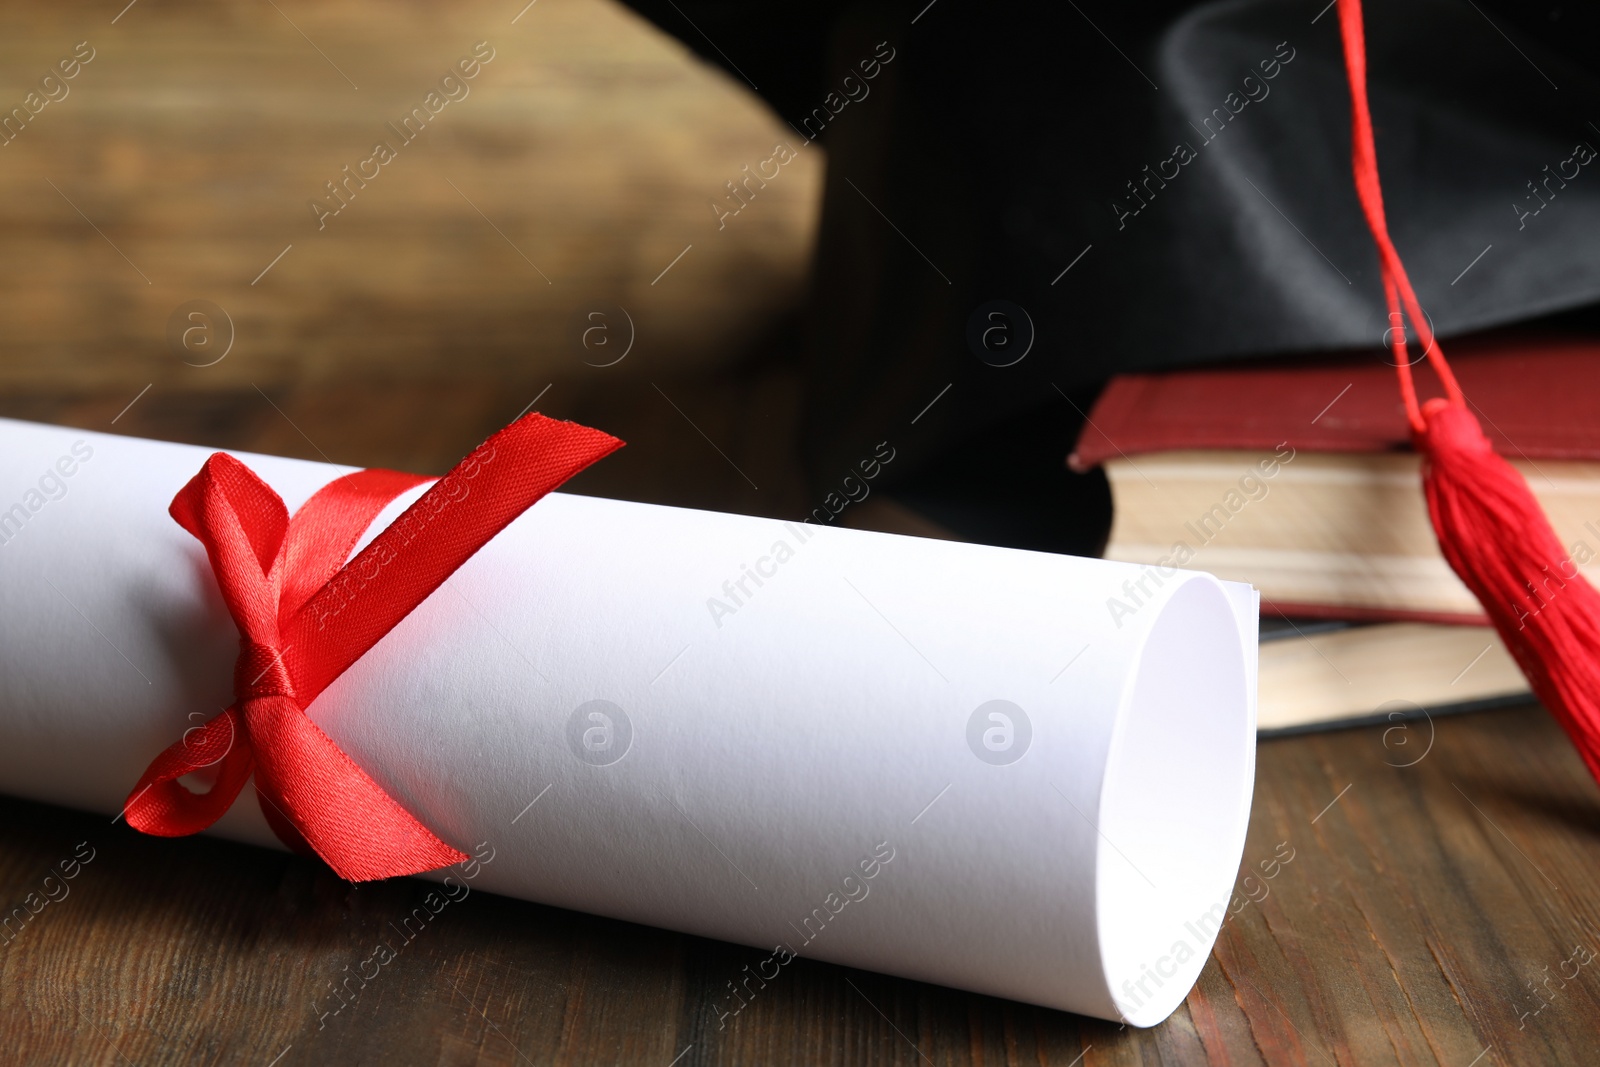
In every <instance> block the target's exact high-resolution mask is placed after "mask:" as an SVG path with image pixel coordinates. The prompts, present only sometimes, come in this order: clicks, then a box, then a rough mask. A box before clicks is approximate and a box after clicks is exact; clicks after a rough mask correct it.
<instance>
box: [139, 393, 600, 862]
mask: <svg viewBox="0 0 1600 1067" xmlns="http://www.w3.org/2000/svg"><path fill="white" fill-rule="evenodd" d="M620 447H622V442H621V441H619V440H617V439H616V438H614V437H611V436H609V435H607V434H604V433H601V432H600V431H598V430H591V429H589V428H588V427H586V426H579V425H578V424H576V423H571V422H558V421H556V420H554V419H548V418H545V417H544V416H542V415H538V414H533V415H528V416H526V417H524V418H521V419H518V420H517V421H516V422H514V423H512V424H511V425H510V426H508V427H506V428H505V429H503V430H501V431H500V432H499V433H497V434H495V435H494V436H492V437H490V438H489V439H488V440H487V441H485V442H484V443H483V444H482V445H480V446H478V448H477V449H476V450H474V451H473V453H472V454H471V455H469V456H468V457H467V458H466V459H464V460H462V461H461V462H460V463H459V464H457V466H456V467H455V469H453V470H452V471H451V472H450V473H449V474H447V475H445V476H444V477H443V478H441V479H439V480H438V481H437V482H435V483H434V484H433V486H432V487H431V488H430V489H429V490H428V491H427V492H426V493H424V494H423V495H422V496H421V497H420V498H419V499H418V500H417V501H416V503H414V504H412V505H411V506H410V507H409V508H407V509H406V511H405V512H404V513H403V514H402V515H401V516H400V517H399V518H398V519H396V520H395V521H394V522H393V523H392V524H390V525H389V526H388V528H386V529H385V530H383V531H382V532H381V533H379V534H378V536H377V537H375V538H374V539H373V540H372V542H371V543H370V544H369V545H367V547H366V548H364V549H363V550H362V551H361V552H360V553H359V554H358V555H356V557H355V558H354V559H352V560H350V561H349V562H348V563H345V562H344V559H345V557H346V556H347V555H349V553H350V550H351V549H352V548H354V547H355V544H356V542H357V541H358V540H360V538H361V535H362V533H363V532H365V530H366V529H367V527H368V526H369V525H370V524H371V523H372V520H373V519H374V518H376V517H377V515H378V513H379V512H380V511H382V510H383V509H384V507H385V506H387V505H388V504H389V503H390V502H391V501H393V500H394V499H395V498H396V497H398V496H399V495H400V494H401V493H403V492H405V491H406V490H407V489H410V488H412V487H413V486H416V485H420V484H421V483H423V482H425V481H426V480H427V479H425V478H419V477H417V476H415V475H410V474H400V473H398V472H395V471H386V470H363V471H357V472H355V473H354V474H347V475H344V476H343V477H341V478H337V479H335V480H334V481H332V482H330V483H329V484H327V485H326V486H324V487H323V488H322V489H320V490H319V491H318V492H317V493H316V494H315V495H314V496H312V498H311V499H310V500H308V501H306V503H305V505H304V506H303V507H301V508H300V510H298V511H297V512H295V514H294V517H293V518H290V517H289V513H288V509H287V508H286V507H285V506H284V503H283V501H282V499H280V498H279V496H278V494H277V493H275V492H273V490H272V489H271V487H270V486H268V485H267V484H266V483H265V482H263V481H262V480H261V479H260V478H258V477H257V476H256V475H255V473H254V472H253V471H251V470H250V468H248V467H246V466H245V465H244V464H243V463H241V462H239V461H238V460H237V459H234V458H233V457H232V456H230V455H227V454H226V453H223V452H218V453H216V454H214V455H212V456H211V458H209V459H208V460H206V463H205V466H204V467H202V468H201V470H200V473H199V474H197V475H195V476H194V478H192V479H191V480H190V481H189V483H188V484H187V485H185V486H184V487H183V489H182V490H180V491H179V493H178V495H177V497H176V498H175V499H174V500H173V501H172V507H171V509H170V511H171V514H172V517H173V518H174V519H176V520H177V521H178V524H179V525H180V526H182V527H183V528H184V529H185V530H188V531H189V532H190V533H191V534H193V535H194V536H195V537H197V538H198V539H199V540H200V542H201V544H203V545H205V548H206V554H207V555H208V556H209V557H210V559H211V569H212V571H213V572H214V573H215V574H216V578H217V584H218V585H219V586H220V587H221V589H222V598H223V600H224V601H225V602H226V603H227V605H228V611H229V613H230V614H231V615H232V616H233V620H234V622H235V623H236V624H237V625H238V627H239V635H240V636H239V659H238V661H237V662H236V663H235V665H234V672H233V690H234V703H233V704H232V705H231V706H230V707H228V708H227V709H226V710H225V711H223V712H222V713H221V714H219V715H217V716H215V717H213V718H212V719H211V720H209V721H208V722H206V723H205V724H204V725H202V726H197V727H194V728H193V729H191V730H189V731H188V732H187V733H186V734H185V735H184V737H183V739H182V740H181V741H178V742H176V743H174V744H173V745H171V746H170V747H169V748H167V749H166V751H164V752H162V753H161V754H160V755H159V756H157V757H156V758H155V760H154V761H153V762H152V763H151V764H150V766H149V768H148V769H147V770H146V771H145V773H144V776H143V777H141V778H140V779H139V782H138V784H137V785H136V786H135V787H134V789H133V792H132V793H131V794H130V795H129V797H128V801H127V804H126V805H124V811H125V813H126V814H127V817H128V823H129V824H130V825H131V826H133V827H135V828H136V829H139V830H142V831H144V832H145V833H148V834H155V835H158V836H161V837H180V836H183V835H186V834H192V833H197V832H198V831H200V830H204V829H205V828H206V827H208V826H210V825H211V824H212V823H214V822H215V821H216V820H217V819H218V818H220V817H221V816H222V814H223V812H225V811H227V810H228V808H229V807H231V806H232V804H233V801H234V799H235V798H236V797H237V796H238V795H239V792H240V790H242V789H243V788H244V784H245V782H246V781H247V780H249V778H250V776H251V774H252V773H254V774H255V779H256V795H257V798H258V799H259V801H260V804H261V810H262V812H263V814H265V815H266V817H267V822H268V823H269V824H270V825H271V826H272V828H273V831H274V832H275V833H276V834H277V835H278V837H279V838H281V839H282V840H283V842H284V843H285V844H287V845H288V846H289V847H291V848H293V849H295V850H297V851H301V852H307V851H314V852H315V853H316V854H317V855H319V856H321V857H322V858H323V859H324V860H325V861H327V864H328V866H330V867H332V868H333V870H334V872H335V873H337V874H338V875H339V876H340V877H342V878H346V879H349V880H350V881H367V880H370V879H375V878H392V877H396V876H398V875H405V874H416V873H418V872H421V871H428V870H433V869H435V868H437V867H443V866H446V865H448V864H451V863H459V862H461V861H462V860H464V859H466V858H467V857H466V856H465V854H464V853H462V852H460V851H458V850H457V849H455V848H452V847H451V846H450V845H447V844H445V843H444V842H443V841H440V840H439V839H438V838H437V837H436V836H434V834H433V832H432V831H431V830H429V829H428V828H427V827H426V826H424V825H422V823H420V822H418V821H417V819H416V818H415V817H413V816H412V815H411V813H410V812H408V811H406V809H405V808H404V807H402V806H401V804H400V803H399V802H398V801H396V800H395V798H393V797H391V796H390V795H389V794H388V793H386V792H384V790H383V787H382V786H380V785H378V783H377V782H375V781H373V780H372V778H371V777H369V776H368V775H367V773H366V772H365V771H363V770H362V769H361V768H360V767H358V766H357V765H356V763H355V761H354V760H352V759H351V758H350V757H349V756H348V755H346V754H345V753H344V752H343V751H342V750H341V749H340V748H339V746H338V745H336V744H334V742H333V740H332V739H331V738H329V737H328V735H327V734H325V733H323V732H322V730H321V729H320V728H318V726H317V725H316V724H315V723H313V722H312V721H311V719H310V718H309V717H307V715H306V712H305V709H306V708H307V707H308V706H310V704H311V702H312V701H313V700H315V699H316V698H317V695H318V694H320V693H321V692H322V691H323V690H324V689H326V688H327V687H328V685H329V684H330V683H332V682H333V680H334V679H335V678H337V677H339V675H340V674H342V673H344V671H345V669H346V668H348V667H349V666H350V665H351V664H352V663H354V662H355V661H356V660H358V659H360V658H361V657H362V655H364V654H365V653H366V651H367V650H368V649H369V648H371V647H372V646H373V645H375V644H377V642H378V641H379V640H380V639H381V638H382V637H383V635H384V634H386V633H388V632H389V631H390V630H391V629H393V628H394V626H395V625H396V624H397V623H399V622H400V620H401V619H403V618H405V617H406V616H407V615H408V614H410V613H411V611H412V609H413V608H415V607H416V606H417V605H418V604H420V603H422V601H423V600H425V599H427V597H428V595H429V594H430V593H432V592H433V591H434V590H435V589H437V588H438V587H439V586H440V585H441V584H442V583H443V582H444V580H445V579H446V578H448V577H449V576H450V575H451V574H453V573H454V572H455V570H456V568H457V567H459V566H461V565H462V564H463V563H465V562H466V561H467V560H468V559H469V558H471V556H472V554H473V553H474V552H476V551H477V550H478V549H479V548H481V547H482V546H483V545H484V544H485V543H486V542H488V540H489V539H490V538H492V537H493V536H494V535H495V534H497V533H499V532H500V531H501V530H502V529H504V528H505V527H506V525H507V524H509V523H510V522H511V520H513V519H515V518H516V517H517V516H518V515H520V514H522V512H524V511H525V510H527V509H528V508H529V507H531V506H532V505H533V504H534V503H535V502H536V501H537V500H538V499H539V498H540V497H542V496H544V495H545V494H546V493H548V492H550V491H551V490H552V489H554V488H556V487H557V486H559V485H560V484H561V483H562V482H565V481H566V480H567V479H568V478H570V477H572V476H573V475H574V474H576V473H577V472H578V471H580V470H582V469H583V468H585V467H587V466H588V465H589V464H591V463H593V462H595V461H596V460H598V459H600V458H601V457H603V456H605V455H607V454H609V453H611V452H613V451H615V450H616V449H618V448H620ZM341 564H343V566H341ZM201 770H207V771H209V772H212V773H214V775H215V782H214V784H213V785H212V787H211V790H210V791H209V792H206V793H195V792H193V791H191V790H190V789H188V788H187V787H186V786H185V785H184V784H183V783H181V782H179V781H178V779H179V778H181V777H182V776H184V775H186V774H190V773H193V772H195V771H201Z"/></svg>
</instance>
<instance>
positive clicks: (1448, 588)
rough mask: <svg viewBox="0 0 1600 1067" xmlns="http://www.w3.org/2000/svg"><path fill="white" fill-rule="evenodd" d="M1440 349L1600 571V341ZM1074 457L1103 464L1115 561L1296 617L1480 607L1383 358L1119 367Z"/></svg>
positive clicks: (1078, 462)
mask: <svg viewBox="0 0 1600 1067" xmlns="http://www.w3.org/2000/svg"><path fill="white" fill-rule="evenodd" d="M1447 349H1448V351H1449V353H1450V361H1451V365H1452V366H1453V367H1454V368H1455V371H1456V374H1457V376H1458V378H1459V380H1460V382H1461V386H1462V389H1463V390H1464V391H1465V393H1466V395H1467V398H1468V400H1469V401H1470V402H1471V404H1472V406H1473V407H1474V408H1475V409H1476V411H1477V413H1478V416H1479V419H1480V421H1481V422H1482V424H1483V428H1484V430H1485V432H1487V433H1488V435H1489V437H1490V438H1491V440H1493V442H1494V444H1495V447H1496V448H1497V449H1498V450H1499V452H1500V454H1501V455H1503V456H1505V457H1506V458H1507V459H1508V460H1510V461H1511V462H1512V464H1513V465H1514V466H1517V467H1518V468H1519V469H1520V470H1521V471H1522V472H1523V475H1524V476H1525V477H1526V478H1527V479H1528V483H1529V485H1530V487H1531V488H1532V489H1533V491H1534V494H1535V495H1536V496H1537V497H1538V498H1539V500H1540V502H1541V503H1542V504H1543V505H1544V507H1545V510H1546V512H1547V514H1548V515H1549V516H1550V519H1551V522H1552V525H1553V526H1554V527H1555V529H1556V531H1557V533H1558V534H1559V535H1560V536H1561V538H1562V541H1563V543H1564V544H1566V545H1568V546H1569V548H1570V550H1571V553H1572V558H1573V561H1574V562H1575V563H1577V564H1578V565H1579V567H1580V568H1581V569H1582V570H1584V571H1585V572H1586V573H1588V574H1589V576H1590V578H1591V580H1594V581H1597V582H1600V341H1596V340H1593V339H1586V338H1572V337H1552V336H1537V335H1523V336H1520V337H1518V336H1514V335H1505V334H1501V335H1485V336H1480V337H1477V338H1473V339H1467V340H1458V341H1455V342H1449V343H1447ZM1417 371H1418V372H1419V373H1418V387H1419V390H1420V391H1421V392H1422V395H1423V396H1425V397H1426V396H1430V395H1437V394H1438V392H1439V389H1438V385H1437V382H1436V380H1435V379H1434V378H1433V377H1432V374H1431V372H1428V371H1427V370H1426V369H1425V368H1424V367H1421V366H1419V367H1418V368H1417ZM1068 462H1069V464H1070V465H1071V466H1072V467H1073V468H1074V469H1077V470H1080V471H1081V470H1088V469H1090V468H1092V467H1094V466H1097V465H1103V466H1104V467H1105V469H1106V473H1107V475H1108V477H1109V478H1110V480H1111V485H1112V495H1113V501H1114V506H1115V519H1114V521H1113V526H1112V533H1111V539H1110V544H1109V545H1108V547H1107V551H1106V554H1107V555H1108V556H1110V557H1112V558H1119V559H1127V560H1132V561H1134V562H1143V563H1148V564H1151V565H1153V566H1174V565H1179V566H1186V567H1192V568H1196V569H1200V570H1208V571H1211V572H1213V573H1215V574H1217V575H1218V576H1219V577H1225V578H1229V579H1232V580H1237V581H1247V582H1251V583H1252V584H1254V585H1255V586H1256V587H1257V588H1259V589H1260V590H1261V591H1262V597H1263V601H1264V602H1265V604H1266V605H1268V610H1272V609H1276V610H1279V611H1282V612H1285V613H1288V614H1299V615H1320V616H1331V617H1342V618H1352V619H1376V618H1406V619H1421V620H1432V621H1451V622H1478V623H1481V622H1483V621H1484V618H1483V614H1482V611H1481V608H1480V607H1479V606H1478V604H1477V603H1476V601H1474V600H1473V598H1472V596H1471V594H1470V593H1469V592H1468V591H1467V589H1466V587H1465V586H1463V585H1461V583H1460V581H1459V580H1458V579H1456V577H1455V576H1454V574H1452V573H1451V572H1450V570H1449V567H1448V565H1447V564H1445V562H1444V560H1443V558H1442V557H1441V556H1440V555H1439V551H1438V546H1437V544H1436V542H1435V540H1434V536H1433V532H1432V528H1431V526H1430V525H1429V522H1428V518H1427V513H1426V505H1425V503H1424V501H1423V498H1422V494H1421V492H1420V477H1419V473H1418V458H1417V457H1416V456H1415V454H1413V453H1412V452H1411V451H1410V447H1409V433H1408V429H1407V426H1406V422H1405V416H1404V412H1403V410H1402V408H1401V406H1400V400H1399V394H1398V391H1397V389H1396V385H1395V372H1394V368H1393V367H1392V366H1390V365H1388V364H1386V363H1385V362H1384V359H1383V357H1382V356H1381V355H1376V354H1363V355H1360V356H1357V357H1345V358H1331V359H1328V360H1326V361H1316V362H1299V363H1295V364H1284V363H1259V364H1254V365H1251V364H1246V365H1235V366H1230V367H1226V368H1211V369H1203V370H1186V371H1177V372H1170V373H1163V374H1132V375H1125V376H1122V377H1119V378H1116V379H1114V380H1113V381H1112V382H1111V383H1110V385H1109V386H1108V387H1107V389H1106V390H1105V392H1104V393H1103V394H1102V396H1101V397H1100V399H1099V401H1098V402H1097V403H1096V404H1095V406H1094V408H1093V409H1092V410H1091V411H1090V413H1089V419H1088V422H1087V423H1086V425H1085V427H1084V429H1083V432H1082V434H1081V435H1080V437H1079V440H1078V443H1077V447H1076V448H1075V449H1074V451H1073V453H1072V455H1071V457H1069V460H1068Z"/></svg>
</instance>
